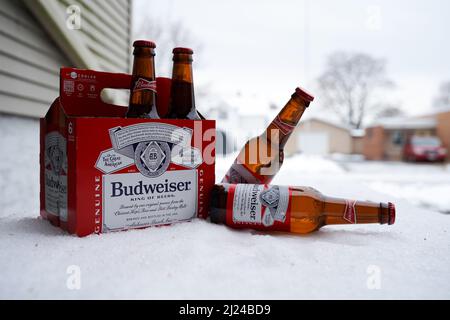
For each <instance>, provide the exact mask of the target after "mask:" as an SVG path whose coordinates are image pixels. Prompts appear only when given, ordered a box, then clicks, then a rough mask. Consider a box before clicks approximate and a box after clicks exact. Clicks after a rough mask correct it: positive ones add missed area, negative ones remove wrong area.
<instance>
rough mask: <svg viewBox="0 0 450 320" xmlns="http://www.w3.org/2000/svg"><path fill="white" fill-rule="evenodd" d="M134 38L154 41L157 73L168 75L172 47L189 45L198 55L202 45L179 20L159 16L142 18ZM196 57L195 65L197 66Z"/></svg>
mask: <svg viewBox="0 0 450 320" xmlns="http://www.w3.org/2000/svg"><path fill="white" fill-rule="evenodd" d="M135 38H144V39H151V40H153V41H155V42H156V45H157V54H156V57H155V60H156V63H157V68H158V70H159V72H158V73H160V74H164V75H166V76H167V75H170V72H171V70H172V49H173V48H175V47H189V48H192V49H193V50H194V52H195V56H196V57H198V55H199V53H201V51H202V49H203V46H202V44H201V43H199V41H197V40H196V38H195V37H194V36H193V34H192V33H191V31H190V30H189V29H188V28H187V27H186V26H185V25H184V24H183V23H182V22H181V21H177V20H176V21H167V20H164V19H161V18H156V17H149V18H148V19H145V20H142V21H141V23H140V25H139V26H138V27H137V30H136V32H135ZM198 61H200V59H198V58H196V62H195V64H196V66H197V67H198Z"/></svg>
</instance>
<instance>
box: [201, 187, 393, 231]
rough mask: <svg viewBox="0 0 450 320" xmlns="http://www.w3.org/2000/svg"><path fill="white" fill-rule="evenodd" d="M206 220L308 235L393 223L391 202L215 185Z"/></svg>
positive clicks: (297, 189) (305, 191) (289, 189)
mask: <svg viewBox="0 0 450 320" xmlns="http://www.w3.org/2000/svg"><path fill="white" fill-rule="evenodd" d="M211 197H212V200H211V209H210V217H211V221H212V222H214V223H221V224H226V225H228V226H230V227H232V228H241V229H244V228H245V229H256V230H262V231H285V232H292V233H310V232H313V231H317V230H318V229H320V228H321V227H323V226H326V225H338V224H341V225H344V224H364V223H378V224H389V225H392V224H394V223H395V206H394V204H393V203H390V202H389V203H376V202H368V201H355V200H346V199H339V198H332V197H327V196H325V195H323V194H322V193H320V192H319V191H317V190H315V189H313V188H310V187H287V186H268V185H262V184H219V185H216V186H214V188H213V192H212V194H211Z"/></svg>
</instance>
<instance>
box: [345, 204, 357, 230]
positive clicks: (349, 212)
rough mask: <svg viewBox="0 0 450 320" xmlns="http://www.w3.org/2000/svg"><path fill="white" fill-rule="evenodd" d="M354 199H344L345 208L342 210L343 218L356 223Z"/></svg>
mask: <svg viewBox="0 0 450 320" xmlns="http://www.w3.org/2000/svg"><path fill="white" fill-rule="evenodd" d="M355 206H356V201H355V200H346V201H345V210H344V219H345V220H347V221H348V222H350V223H353V224H355V223H356V208H355Z"/></svg>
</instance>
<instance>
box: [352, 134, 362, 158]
mask: <svg viewBox="0 0 450 320" xmlns="http://www.w3.org/2000/svg"><path fill="white" fill-rule="evenodd" d="M352 153H353V154H363V153H364V137H352Z"/></svg>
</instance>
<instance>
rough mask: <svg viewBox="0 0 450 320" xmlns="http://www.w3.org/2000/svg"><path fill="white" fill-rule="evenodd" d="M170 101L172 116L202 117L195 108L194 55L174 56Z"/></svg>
mask: <svg viewBox="0 0 450 320" xmlns="http://www.w3.org/2000/svg"><path fill="white" fill-rule="evenodd" d="M183 56H186V57H183ZM170 101H171V102H170V109H171V111H170V114H171V116H170V117H171V118H176V119H191V120H199V119H200V117H199V116H198V113H197V111H196V108H195V94H194V79H193V72H192V57H189V56H187V55H180V56H174V64H173V72H172V89H171V99H170Z"/></svg>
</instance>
